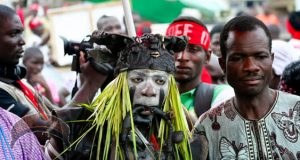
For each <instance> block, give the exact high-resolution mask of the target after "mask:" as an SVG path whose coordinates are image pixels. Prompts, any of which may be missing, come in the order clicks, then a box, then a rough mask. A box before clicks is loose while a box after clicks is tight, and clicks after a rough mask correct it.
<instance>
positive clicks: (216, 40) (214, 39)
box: [210, 33, 221, 57]
mask: <svg viewBox="0 0 300 160" xmlns="http://www.w3.org/2000/svg"><path fill="white" fill-rule="evenodd" d="M210 47H211V50H212V53H213V54H215V55H216V56H218V57H221V50H220V33H215V34H213V35H212V36H211V41H210Z"/></svg>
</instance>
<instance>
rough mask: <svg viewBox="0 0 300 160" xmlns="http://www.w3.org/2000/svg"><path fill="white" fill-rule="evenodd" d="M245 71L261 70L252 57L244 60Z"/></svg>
mask: <svg viewBox="0 0 300 160" xmlns="http://www.w3.org/2000/svg"><path fill="white" fill-rule="evenodd" d="M243 70H244V71H248V72H257V71H258V70H259V67H258V65H257V64H256V62H255V59H254V58H252V57H247V58H245V60H244V64H243Z"/></svg>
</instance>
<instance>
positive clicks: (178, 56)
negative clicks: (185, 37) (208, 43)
mask: <svg viewBox="0 0 300 160" xmlns="http://www.w3.org/2000/svg"><path fill="white" fill-rule="evenodd" d="M175 59H176V60H177V61H188V53H187V52H186V51H182V52H179V53H176V55H175Z"/></svg>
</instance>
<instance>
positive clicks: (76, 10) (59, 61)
mask: <svg viewBox="0 0 300 160" xmlns="http://www.w3.org/2000/svg"><path fill="white" fill-rule="evenodd" d="M0 3H2V4H6V5H9V6H11V7H13V8H15V9H16V10H17V11H18V13H19V15H20V16H21V17H22V19H23V23H24V26H25V29H26V32H25V38H26V42H28V45H33V44H32V43H33V42H32V41H33V40H32V39H34V38H32V36H33V35H34V33H33V31H32V30H33V29H34V28H35V27H36V26H37V25H39V24H40V23H42V24H43V26H44V28H46V30H47V31H48V32H49V39H48V41H47V44H48V45H49V49H50V53H49V55H46V57H48V58H45V60H47V61H48V60H50V61H51V63H53V64H54V65H55V66H66V65H69V64H70V63H71V61H72V58H71V57H68V56H64V50H63V45H62V40H61V38H59V37H65V38H66V39H68V40H74V41H78V42H80V41H81V40H82V39H84V37H85V36H86V35H89V34H91V33H92V31H93V30H95V29H97V26H96V23H97V20H98V18H99V17H101V16H103V15H108V16H115V17H117V18H118V19H119V21H120V23H121V28H122V30H123V31H124V33H125V32H126V27H125V25H124V18H123V15H124V14H123V8H122V3H121V1H120V0H51V1H50V0H0ZM130 3H131V6H132V11H133V13H134V15H136V16H137V17H138V18H137V19H136V20H135V22H136V25H140V26H139V27H140V28H139V29H140V30H143V29H144V30H145V29H147V28H148V30H149V29H150V30H151V32H152V33H160V34H164V32H165V28H166V26H167V25H168V23H170V22H171V21H172V20H174V19H175V18H177V17H178V16H180V15H191V16H194V17H196V18H199V19H201V20H202V21H203V22H204V23H205V24H206V25H207V27H208V28H209V29H210V28H211V27H212V26H213V25H214V24H217V23H221V22H226V21H228V20H229V19H230V18H232V17H234V16H236V15H241V14H249V15H253V16H257V15H260V14H265V12H268V14H272V15H275V16H276V18H277V19H278V22H275V23H276V25H277V26H278V27H279V28H280V30H281V31H280V37H281V38H282V39H286V40H288V39H289V38H290V37H289V34H288V33H287V31H286V29H285V28H286V27H285V21H286V19H287V16H288V14H289V13H290V12H291V11H295V10H300V0H131V1H130ZM33 19H35V20H36V19H38V21H40V22H38V23H31V22H32V21H33ZM143 27H144V28H143ZM140 30H139V31H138V27H137V32H141V31H140ZM28 45H27V46H28Z"/></svg>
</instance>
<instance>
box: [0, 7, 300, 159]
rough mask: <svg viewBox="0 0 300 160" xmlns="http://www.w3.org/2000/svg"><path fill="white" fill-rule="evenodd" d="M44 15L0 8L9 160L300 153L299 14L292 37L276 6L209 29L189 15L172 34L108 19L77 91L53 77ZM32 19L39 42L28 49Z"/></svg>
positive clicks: (4, 152)
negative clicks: (273, 12) (130, 31)
mask: <svg viewBox="0 0 300 160" xmlns="http://www.w3.org/2000/svg"><path fill="white" fill-rule="evenodd" d="M17 9H18V8H17ZM39 9H40V8H39V5H38V4H33V5H32V6H31V7H30V11H31V12H30V16H31V17H30V18H29V21H28V22H26V20H25V21H24V17H22V14H20V11H18V10H15V9H12V8H10V7H8V6H5V5H1V4H0V112H1V113H0V136H1V138H0V141H1V143H0V159H37V160H38V159H60V160H62V159H72V160H74V159H165V160H173V159H177V160H179V159H188V160H192V159H196V160H197V159H199V160H202V159H212V160H215V159H253V160H254V159H284V160H288V159H299V158H300V140H299V138H298V136H299V133H300V127H299V123H300V97H299V95H300V90H299V89H300V88H299V78H300V51H299V47H298V46H299V45H300V36H299V35H300V12H299V11H295V12H292V13H290V15H289V17H288V19H287V22H286V26H287V30H288V31H289V33H290V34H291V39H290V40H289V41H286V40H282V39H280V36H279V34H280V28H279V27H278V22H277V21H275V20H273V19H272V20H270V21H271V22H272V23H271V22H270V21H268V23H267V22H266V21H267V20H268V18H267V17H266V15H269V11H268V10H267V9H266V12H265V13H264V14H265V15H263V16H262V15H261V16H256V17H255V16H253V15H245V14H243V15H238V16H236V17H234V18H232V19H230V20H229V21H227V22H225V23H220V24H216V25H215V26H214V27H213V28H212V29H211V30H210V31H209V30H208V28H207V26H206V25H205V24H204V23H203V22H202V21H201V20H200V19H197V18H194V17H191V16H181V17H178V18H176V19H174V20H173V21H172V22H171V23H170V24H169V25H168V27H167V29H166V31H165V34H164V35H161V34H153V33H151V29H150V27H149V24H148V23H147V25H146V26H144V27H145V28H146V29H145V28H143V29H141V28H139V27H141V26H140V25H141V23H140V20H136V23H138V24H139V25H136V29H137V30H138V31H139V34H138V35H137V36H136V37H129V36H127V35H126V33H124V32H122V28H121V22H119V20H118V19H117V18H115V17H113V16H107V15H104V16H101V17H99V19H98V21H97V24H96V26H97V30H96V31H94V32H93V33H91V37H90V42H92V43H93V48H92V49H90V50H84V51H82V50H78V53H79V54H78V55H77V56H78V57H77V58H78V65H79V66H78V67H79V70H80V72H79V71H78V72H79V77H78V78H77V79H76V86H75V89H74V90H73V91H71V90H70V89H67V88H55V86H56V85H55V84H56V83H60V82H57V81H55V79H52V78H49V75H47V72H46V73H43V70H48V73H49V70H50V69H51V65H52V64H51V58H49V55H50V53H49V52H51V50H47V49H45V47H46V48H47V43H48V42H49V39H50V38H51V37H49V31H48V30H47V27H45V25H46V24H45V23H43V21H42V20H40V19H39V17H38V11H39ZM23 16H24V15H23ZM139 18H140V17H139ZM26 23H28V24H29V26H30V29H31V30H32V32H33V33H34V34H35V36H36V39H38V41H32V42H31V41H29V40H28V41H29V42H28V43H30V47H28V46H26V48H24V46H25V45H26V43H27V42H26V41H25V39H24V37H23V34H24V24H26ZM48 49H49V48H48ZM21 59H22V61H21ZM21 62H22V63H21ZM20 64H21V65H20ZM52 72H53V71H52ZM204 74H205V76H208V77H209V78H210V79H211V80H210V82H209V83H207V81H206V80H204V79H205V77H204V76H203V75H204ZM74 81H75V80H74ZM71 92H72V96H71V98H70V99H68V100H67V99H66V97H67V96H68V95H70V94H71ZM29 144H30V145H29Z"/></svg>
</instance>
